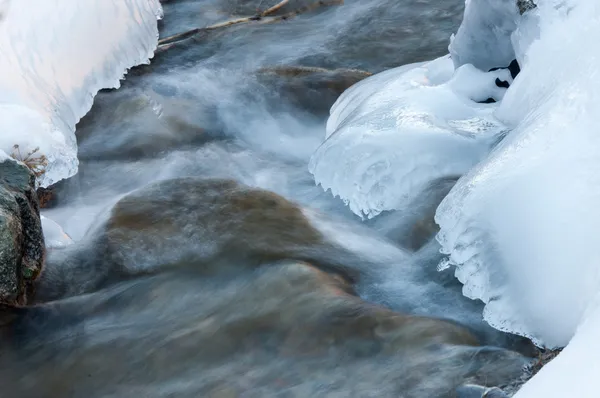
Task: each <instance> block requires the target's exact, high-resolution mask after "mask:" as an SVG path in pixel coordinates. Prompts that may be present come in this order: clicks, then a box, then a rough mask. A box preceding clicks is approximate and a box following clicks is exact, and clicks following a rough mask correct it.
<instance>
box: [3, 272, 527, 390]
mask: <svg viewBox="0 0 600 398" xmlns="http://www.w3.org/2000/svg"><path fill="white" fill-rule="evenodd" d="M230 266H231V267H235V268H237V271H238V272H237V274H232V273H231V272H229V271H228V270H226V269H223V268H221V269H220V271H219V270H216V273H215V274H213V275H206V274H204V275H203V274H199V273H197V272H193V270H190V269H187V270H184V269H178V270H176V271H175V272H165V273H159V274H157V275H153V276H150V277H141V278H139V279H137V280H132V281H127V282H123V283H120V284H116V285H114V286H112V287H109V288H108V289H105V290H101V291H98V292H96V293H92V294H88V295H82V296H78V297H73V298H70V299H67V300H59V301H55V302H52V303H48V304H45V305H39V306H35V307H31V308H27V309H17V310H12V312H8V313H2V314H1V317H2V319H1V321H0V325H3V326H0V336H1V337H2V338H3V339H4V341H5V345H4V346H3V350H1V351H0V365H4V364H6V363H12V362H13V361H14V358H17V357H23V358H26V360H24V361H21V362H18V361H17V364H16V366H14V367H7V369H9V370H8V371H7V372H5V373H3V374H1V375H0V382H2V385H3V388H6V389H7V390H8V391H12V392H14V393H15V394H16V395H18V396H22V397H34V396H39V395H36V394H39V392H40V391H53V393H55V394H58V395H59V396H85V397H105V396H124V395H126V394H130V393H132V392H135V393H136V394H138V395H140V396H145V397H159V396H160V397H162V396H169V395H174V396H178V397H198V396H202V397H213V396H215V397H217V396H221V395H220V394H222V393H223V391H224V390H225V391H227V393H228V394H230V396H232V397H252V398H254V397H265V396H278V395H280V394H283V395H282V396H290V397H306V396H320V397H332V398H333V397H339V396H357V397H371V396H390V397H392V396H399V394H401V395H400V396H403V397H407V398H416V397H424V396H427V397H446V396H448V397H450V396H452V395H450V394H449V392H451V391H454V390H455V389H456V388H458V387H459V385H461V384H464V383H478V384H482V383H489V384H490V385H498V384H501V383H503V382H506V381H508V380H510V379H511V378H513V377H515V376H516V375H518V374H519V373H520V369H521V367H522V366H523V365H524V363H525V360H524V359H523V357H521V356H520V355H518V354H516V353H513V352H510V351H506V350H501V349H493V348H487V347H477V346H476V344H477V342H476V339H475V338H474V337H473V336H472V335H471V334H470V332H468V331H467V330H466V329H465V328H463V327H461V326H459V325H456V324H453V323H450V322H446V321H442V320H436V319H431V318H426V317H417V316H410V315H403V314H399V313H395V312H393V311H390V310H387V309H385V308H382V307H379V306H376V305H372V304H369V303H367V302H365V301H363V300H362V299H360V298H359V297H357V296H355V295H353V294H352V290H353V289H352V285H351V283H350V282H349V281H348V280H346V279H345V278H343V277H340V276H339V275H333V274H329V273H326V272H323V271H320V270H319V269H317V268H316V267H314V266H312V265H311V264H308V263H304V262H297V261H281V262H274V263H268V264H264V266H263V267H259V268H258V269H255V270H248V269H247V267H246V266H245V265H244V264H241V263H235V262H232V263H230ZM165 271H166V269H165ZM33 352H35V355H33ZM26 353H31V355H25V354H26ZM49 357H52V358H53V360H52V361H48V360H47V358H49ZM25 369H26V370H27V371H25ZM432 371H433V372H435V377H431V372H432ZM190 374H193V375H194V376H193V377H188V376H187V375H190ZM181 377H185V379H186V381H185V383H178V380H180V378H181ZM349 380H352V381H351V382H349ZM373 394H376V395H373Z"/></svg>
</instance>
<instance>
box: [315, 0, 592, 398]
mask: <svg viewBox="0 0 600 398" xmlns="http://www.w3.org/2000/svg"><path fill="white" fill-rule="evenodd" d="M536 4H537V5H538V7H537V8H535V9H533V10H529V11H527V12H526V13H525V14H524V15H520V14H519V11H518V9H517V7H516V4H515V2H514V1H512V0H511V1H508V0H506V1H505V0H499V1H493V0H468V1H467V9H466V11H465V20H464V21H463V24H462V25H461V28H460V29H459V31H458V32H457V34H456V36H454V37H453V38H452V42H451V45H450V47H449V50H450V53H451V58H452V61H450V59H449V58H447V57H442V58H440V59H438V60H435V61H432V62H430V63H424V64H419V65H411V66H409V67H405V68H401V69H397V70H396V71H395V72H394V71H390V72H386V74H385V75H383V74H382V75H375V76H373V77H372V78H370V79H367V80H365V81H363V82H362V83H360V84H359V85H356V86H355V87H353V88H351V89H350V90H348V91H347V92H346V93H344V95H342V97H341V98H340V99H339V100H338V101H337V103H336V104H335V105H334V107H333V109H332V114H331V117H330V119H329V122H328V126H327V140H326V141H325V142H324V143H323V145H322V147H321V148H320V149H319V150H318V151H317V152H316V153H315V155H314V156H313V158H312V161H311V165H310V170H311V171H312V172H313V174H314V176H315V180H316V182H317V183H319V184H321V185H322V186H323V188H324V189H330V190H331V191H332V193H333V194H334V195H338V196H340V197H341V198H342V199H343V200H344V201H346V203H347V204H348V205H349V206H350V208H351V209H352V210H353V211H354V212H355V213H356V214H358V215H361V216H366V217H374V216H376V215H377V214H379V213H380V212H382V211H385V210H392V209H397V210H403V208H404V207H403V206H407V204H408V203H409V200H408V199H410V198H411V195H413V193H415V192H418V191H420V190H421V189H422V188H423V186H424V185H426V184H427V183H430V182H432V181H434V180H436V179H440V178H444V177H450V176H452V175H456V176H457V177H458V176H461V175H462V177H461V178H460V179H459V181H458V183H457V184H456V185H455V186H454V188H453V189H452V190H451V192H450V193H449V194H448V196H447V197H446V198H445V199H444V200H443V202H442V203H441V204H440V206H439V207H438V209H437V213H436V222H437V223H438V224H439V226H440V228H441V230H440V232H439V234H438V236H437V239H438V241H439V243H440V245H441V250H442V253H444V254H446V255H447V259H446V260H445V261H444V262H443V263H442V264H440V268H441V269H445V268H447V267H454V268H455V275H456V277H457V278H458V279H459V280H460V281H461V282H462V283H463V284H464V289H463V293H464V294H465V295H466V296H467V297H470V298H472V299H479V300H482V301H483V302H484V303H485V304H486V306H485V310H484V313H483V316H484V319H485V320H486V321H487V322H489V323H490V324H491V325H492V326H494V327H496V328H497V329H500V330H504V331H507V332H512V333H516V334H520V335H523V336H527V337H529V338H531V339H532V340H533V341H534V342H535V343H536V344H538V345H540V346H545V347H550V348H554V347H564V346H566V348H565V349H564V351H563V352H562V353H561V354H560V355H559V356H558V357H557V358H556V359H555V360H554V361H553V362H551V363H550V364H549V365H547V366H546V367H545V368H544V369H542V371H541V372H540V373H539V374H538V375H536V376H535V377H534V378H533V379H532V380H531V381H529V382H528V383H526V384H525V386H524V387H523V388H522V389H521V391H520V392H518V393H517V395H516V397H517V398H529V397H531V398H538V397H557V398H558V397H561V398H562V397H569V396H576V397H578V398H586V397H590V398H591V397H597V396H599V395H600V393H599V392H598V391H597V387H596V381H595V376H596V375H597V374H598V373H599V372H600V360H599V359H598V358H597V355H596V354H595V353H596V352H597V351H598V350H599V349H600V346H599V343H598V338H597V336H598V334H600V253H599V252H598V250H597V248H598V247H599V246H600V236H599V235H598V233H597V230H598V225H600V210H599V208H598V203H600V135H599V134H598V127H597V126H598V123H597V114H598V112H599V111H600V94H598V93H600V66H599V65H600V50H599V47H598V45H597V42H598V39H600V3H598V2H595V1H593V0H566V1H564V0H561V1H559V0H556V1H555V0H539V1H536ZM513 59H517V60H518V62H519V64H520V66H521V68H522V71H521V73H520V74H519V75H518V76H517V78H516V79H515V81H514V82H512V81H510V79H507V78H506V77H505V76H501V77H500V79H501V80H503V79H504V80H507V81H509V83H511V85H510V88H509V89H508V90H507V91H506V93H505V94H504V95H503V93H502V92H500V91H498V90H497V89H496V88H494V87H493V86H492V84H491V82H493V80H494V79H495V77H494V75H493V73H498V71H496V72H491V73H489V72H487V71H489V69H491V68H494V67H502V66H507V65H508V64H509V63H510V62H511V61H512V60H513ZM449 62H452V63H451V64H449ZM432 75H435V78H431V76H432ZM486 95H489V96H491V97H493V98H495V99H497V100H499V101H500V102H499V103H497V104H490V105H482V104H477V103H476V101H480V100H481V99H482V98H483V97H485V96H486ZM474 101H475V102H474ZM465 125H468V126H470V127H472V129H471V131H465V128H464V126H465ZM457 126H460V127H457ZM504 129H506V131H505V130H504ZM504 135H505V137H504ZM503 137H504V138H503ZM498 141H500V142H499V144H497V145H495V146H494V143H496V142H498ZM465 173H466V174H465Z"/></svg>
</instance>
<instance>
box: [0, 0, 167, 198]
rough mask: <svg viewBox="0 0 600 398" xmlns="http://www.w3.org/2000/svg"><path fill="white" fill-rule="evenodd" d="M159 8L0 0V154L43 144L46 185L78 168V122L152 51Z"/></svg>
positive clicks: (92, 0) (123, 2) (114, 2)
mask: <svg viewBox="0 0 600 398" xmlns="http://www.w3.org/2000/svg"><path fill="white" fill-rule="evenodd" d="M161 13H162V9H161V7H160V3H159V1H158V0H89V1H85V2H83V1H80V0H44V1H41V0H18V1H4V2H1V3H0V15H1V16H0V54H1V55H0V131H1V133H0V158H2V157H5V156H6V155H7V154H11V152H12V148H13V146H14V145H19V147H20V151H21V153H22V154H26V153H28V152H30V151H31V150H33V149H35V148H38V147H39V149H40V150H39V152H38V155H45V156H46V157H47V158H48V160H49V164H48V167H47V169H46V173H45V175H44V176H43V177H42V178H41V180H40V181H39V182H40V183H41V185H42V186H47V185H50V184H52V183H54V182H56V181H58V180H60V179H63V178H66V177H69V176H71V175H73V174H75V173H76V172H77V165H78V162H77V143H76V139H75V134H74V131H75V124H76V123H77V122H78V121H79V119H80V118H81V117H82V116H83V115H85V114H86V113H87V112H88V111H89V109H90V107H91V106H92V102H93V98H94V96H95V94H96V93H97V92H98V91H99V90H100V89H103V88H116V87H119V85H120V79H121V78H122V77H123V75H124V73H125V72H126V70H127V69H128V68H130V67H132V66H135V65H138V64H142V63H147V62H148V61H149V59H150V58H151V57H152V56H153V51H154V49H155V48H156V45H157V41H158V28H157V18H160V16H161Z"/></svg>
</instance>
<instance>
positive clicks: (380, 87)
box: [309, 56, 512, 218]
mask: <svg viewBox="0 0 600 398" xmlns="http://www.w3.org/2000/svg"><path fill="white" fill-rule="evenodd" d="M496 79H499V80H501V81H507V82H508V81H512V79H511V76H510V73H509V72H508V71H507V70H506V69H502V70H497V71H493V72H482V71H480V70H478V69H476V68H474V67H473V66H472V65H470V64H467V65H462V66H461V67H459V68H458V69H457V70H456V71H455V70H454V67H453V63H452V59H450V57H448V56H446V57H442V58H439V59H436V60H434V61H431V62H428V63H425V64H416V65H409V66H405V67H400V68H397V69H393V70H390V71H387V72H385V73H382V74H380V75H375V76H373V77H371V78H368V79H366V80H364V81H362V82H361V83H359V84H357V85H356V86H353V87H352V88H350V89H349V90H347V91H346V92H345V93H344V94H343V95H342V96H341V97H340V98H339V99H338V101H337V102H336V103H335V104H334V106H333V108H332V110H331V117H330V119H329V121H328V123H327V140H326V141H325V142H324V143H323V145H322V146H321V147H320V148H319V149H318V150H317V151H316V153H315V154H314V155H313V157H312V158H311V162H310V165H309V169H310V171H311V173H313V175H314V176H315V180H316V182H317V183H319V184H321V185H322V186H323V188H324V189H326V190H327V189H330V190H331V192H332V193H333V194H334V195H336V196H339V197H341V198H342V199H343V200H344V201H345V202H346V203H347V204H348V205H349V206H350V209H351V210H352V211H353V212H354V213H356V214H357V215H360V216H366V217H368V218H371V217H374V216H376V215H378V214H379V213H381V212H382V211H385V210H401V209H403V208H405V207H406V206H409V205H410V203H411V202H412V201H413V200H415V198H416V197H417V196H418V195H419V194H420V193H421V192H422V191H423V190H425V189H426V188H427V187H428V185H429V184H431V183H432V182H435V181H436V180H440V179H444V178H454V177H457V176H460V175H462V174H463V173H465V172H467V171H468V170H469V169H470V168H471V167H473V166H474V165H475V164H476V163H477V162H479V161H480V160H481V159H482V158H483V157H485V155H487V153H488V152H489V150H490V147H491V146H492V145H493V143H494V142H495V141H496V140H497V137H498V135H499V134H500V133H501V132H502V131H504V129H505V127H504V126H503V125H502V123H500V122H498V120H496V118H495V117H494V116H493V111H494V109H495V104H487V103H485V104H484V103H481V102H483V101H486V100H488V99H490V98H491V99H494V100H500V99H502V96H503V95H504V92H505V91H506V89H505V88H502V87H499V86H498V85H496V84H495V82H496Z"/></svg>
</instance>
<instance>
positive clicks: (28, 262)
mask: <svg viewBox="0 0 600 398" xmlns="http://www.w3.org/2000/svg"><path fill="white" fill-rule="evenodd" d="M44 254H45V249H44V236H43V233H42V226H41V221H40V211H39V204H38V199H37V195H36V192H35V176H34V175H33V173H32V172H31V171H30V170H29V169H28V168H27V167H26V166H25V165H23V164H21V163H17V162H13V161H10V160H7V161H4V162H2V163H0V303H4V304H24V303H25V302H26V300H27V297H26V296H27V294H26V292H27V290H29V288H30V286H31V283H32V282H33V281H34V280H35V278H37V276H38V275H39V273H40V271H41V269H42V265H43V263H44Z"/></svg>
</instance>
